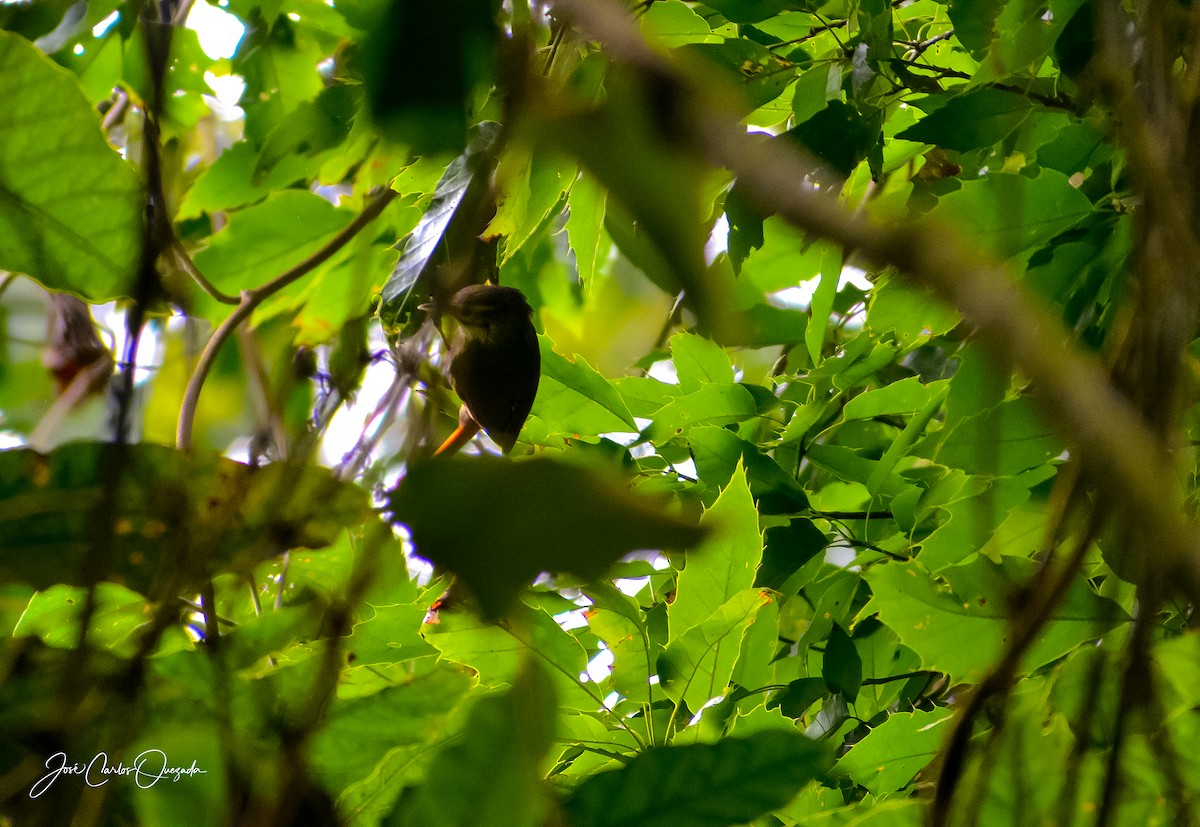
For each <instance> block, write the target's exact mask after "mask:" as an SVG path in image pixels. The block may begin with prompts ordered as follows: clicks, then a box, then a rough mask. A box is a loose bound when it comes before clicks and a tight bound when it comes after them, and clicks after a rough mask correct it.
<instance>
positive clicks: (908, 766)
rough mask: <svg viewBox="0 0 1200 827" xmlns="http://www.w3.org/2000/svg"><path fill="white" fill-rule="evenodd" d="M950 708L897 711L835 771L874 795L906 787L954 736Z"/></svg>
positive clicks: (845, 756) (855, 746)
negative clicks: (945, 742) (951, 727)
mask: <svg viewBox="0 0 1200 827" xmlns="http://www.w3.org/2000/svg"><path fill="white" fill-rule="evenodd" d="M952 717H953V715H952V713H951V712H950V710H948V709H930V710H918V711H916V712H897V713H894V714H892V715H889V716H888V719H887V720H886V721H884V722H883V723H882V724H880V725H879V726H877V727H875V728H874V729H872V730H871V731H870V732H869V733H867V736H866V737H865V738H863V739H862V740H861V741H859V742H858V743H857V744H855V745H854V747H853V748H851V750H850V751H849V752H848V753H846V754H845V755H844V756H842V757H841V758H840V759H839V760H838V762H837V764H835V765H834V767H833V771H834V773H836V774H838V775H842V774H845V775H849V776H850V778H851V779H852V780H853V781H854V783H856V784H861V785H862V786H864V787H866V788H867V789H868V790H869V791H870V792H871V793H873V794H874V795H887V794H888V793H894V792H896V791H897V790H900V789H903V788H904V786H905V785H906V784H908V782H909V781H911V780H912V778H913V776H914V775H916V774H917V773H918V772H920V771H921V769H922V768H923V767H925V766H926V765H927V764H928V763H929V762H930V761H932V760H933V758H934V756H936V755H937V753H938V750H939V749H941V745H942V743H943V742H944V741H945V740H946V738H947V737H949V735H950V719H951V718H952Z"/></svg>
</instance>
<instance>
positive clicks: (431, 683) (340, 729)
mask: <svg viewBox="0 0 1200 827" xmlns="http://www.w3.org/2000/svg"><path fill="white" fill-rule="evenodd" d="M471 686H472V681H471V678H469V677H468V676H467V675H466V674H465V673H464V672H463V671H462V670H460V669H457V668H453V667H447V666H439V667H438V668H436V669H434V670H433V671H430V672H425V673H423V674H419V675H414V676H411V677H410V678H409V679H408V680H405V681H404V682H403V683H401V684H399V685H396V686H390V687H388V688H386V689H384V690H383V691H381V692H378V693H376V694H374V695H369V696H367V697H364V698H348V699H345V700H338V701H337V702H335V703H334V704H333V706H332V707H331V708H330V710H329V712H328V714H327V715H326V716H325V718H324V720H323V724H322V727H321V729H320V731H318V732H317V733H316V734H315V735H314V736H313V743H312V746H311V751H310V753H309V755H310V760H311V761H312V762H313V765H314V768H315V769H316V770H317V771H318V772H319V773H320V775H321V777H322V778H323V779H324V781H325V783H326V784H327V785H328V787H329V788H330V789H333V790H340V789H341V788H343V787H345V786H346V785H347V784H349V783H351V782H353V781H358V780H361V779H363V778H365V777H367V775H368V774H369V773H370V772H371V770H372V769H373V768H374V767H375V766H376V765H377V764H378V763H379V762H380V761H382V760H383V759H385V757H386V756H387V754H388V753H389V752H390V751H391V750H393V749H395V748H397V747H403V746H420V747H421V748H423V749H424V750H426V751H428V750H430V748H431V747H432V745H433V744H436V743H437V742H438V741H439V740H441V739H442V738H444V737H445V736H446V735H447V734H448V733H447V732H446V731H445V730H446V727H447V725H448V723H449V721H450V719H451V717H452V715H453V714H454V712H455V710H456V707H457V706H458V705H459V704H460V703H462V701H463V700H464V699H465V698H466V696H467V694H468V691H469V690H470V689H471Z"/></svg>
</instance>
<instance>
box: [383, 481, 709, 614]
mask: <svg viewBox="0 0 1200 827" xmlns="http://www.w3.org/2000/svg"><path fill="white" fill-rule="evenodd" d="M389 507H390V509H391V511H392V513H393V516H394V519H395V521H396V522H399V523H404V524H406V525H407V526H408V528H409V530H410V531H411V532H412V537H413V542H414V543H415V545H416V548H417V552H418V553H419V554H420V555H421V556H422V557H425V558H426V559H428V560H430V561H432V562H434V563H435V564H437V565H439V566H443V567H445V568H446V569H448V570H449V571H451V572H454V573H455V574H457V575H458V576H459V577H461V578H462V580H463V582H464V583H466V585H467V586H468V587H470V589H471V591H472V592H473V593H474V594H475V596H476V597H477V598H478V599H479V602H480V604H481V606H482V608H483V612H484V614H485V616H487V617H489V618H496V617H499V616H500V615H502V614H504V613H505V612H506V611H507V610H508V608H509V607H510V606H511V605H512V604H513V602H514V601H515V600H516V597H517V595H518V593H519V592H520V590H521V587H522V586H524V585H526V584H528V583H530V582H532V581H533V578H534V577H535V576H537V574H538V573H539V572H542V571H551V572H571V573H573V574H577V575H579V576H580V577H582V578H584V579H587V580H592V579H595V578H597V577H599V576H600V575H602V574H603V573H604V572H605V571H606V570H607V569H608V567H609V566H611V565H612V564H613V563H614V562H616V560H617V559H618V558H620V557H621V556H622V555H624V554H626V553H628V552H630V551H633V550H635V549H659V548H684V547H689V546H692V545H695V544H696V543H697V542H698V541H699V540H700V539H701V537H702V536H704V534H705V533H706V532H705V530H704V529H703V528H701V527H698V526H696V525H693V524H692V523H691V522H689V521H687V520H684V519H683V518H680V517H676V516H672V515H669V514H666V513H664V512H663V510H662V507H661V504H660V503H658V502H656V501H655V500H653V499H651V498H648V497H645V496H640V495H637V494H634V493H633V492H631V491H630V490H629V489H628V488H627V487H626V486H625V485H624V484H622V483H621V482H619V481H618V480H615V479H610V478H608V477H606V476H603V475H601V474H600V473H598V472H595V471H589V470H587V469H584V468H581V467H576V466H570V465H565V464H562V463H559V462H555V461H553V460H551V459H547V458H534V459H530V460H525V461H519V462H512V461H510V460H507V459H503V458H500V457H476V458H467V457H454V458H449V459H437V460H433V461H430V462H426V463H423V464H421V465H416V466H414V467H413V468H412V469H411V470H410V472H409V474H408V476H407V477H405V479H404V481H403V482H401V484H400V485H399V487H398V488H396V489H394V490H393V491H392V492H391V493H390V494H389Z"/></svg>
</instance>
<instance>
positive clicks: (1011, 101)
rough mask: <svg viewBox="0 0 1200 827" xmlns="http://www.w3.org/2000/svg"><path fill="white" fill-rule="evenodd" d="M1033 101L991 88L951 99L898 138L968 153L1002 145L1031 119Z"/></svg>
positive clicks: (973, 90) (973, 91) (972, 91)
mask: <svg viewBox="0 0 1200 827" xmlns="http://www.w3.org/2000/svg"><path fill="white" fill-rule="evenodd" d="M1032 109H1033V105H1032V104H1031V103H1030V101H1029V99H1028V98H1026V97H1024V96H1022V95H1017V94H1014V93H1012V92H1004V91H1001V90H999V89H992V88H989V87H984V88H976V89H972V90H969V91H967V92H965V93H964V94H961V95H959V96H957V97H954V98H951V99H950V101H949V102H948V103H946V105H945V106H943V107H941V108H940V109H937V110H935V111H933V112H931V113H930V114H928V115H926V116H925V117H924V118H922V119H921V120H920V121H918V122H917V123H916V124H914V125H913V126H910V127H909V128H908V129H906V130H904V131H903V132H901V133H900V134H899V135H897V136H896V137H897V138H899V139H902V140H905V141H920V142H921V143H927V144H937V145H938V146H942V147H945V148H946V149H953V150H955V151H958V152H967V151H969V150H972V149H979V148H980V147H985V146H991V145H992V144H994V143H998V142H999V141H1001V140H1003V139H1004V138H1005V137H1007V136H1008V134H1009V133H1010V132H1012V131H1013V130H1014V129H1016V128H1017V127H1018V126H1019V125H1020V124H1021V122H1022V121H1023V120H1025V118H1027V117H1029V113H1030V112H1031V111H1032Z"/></svg>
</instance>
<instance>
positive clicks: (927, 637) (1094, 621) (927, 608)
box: [866, 557, 1129, 683]
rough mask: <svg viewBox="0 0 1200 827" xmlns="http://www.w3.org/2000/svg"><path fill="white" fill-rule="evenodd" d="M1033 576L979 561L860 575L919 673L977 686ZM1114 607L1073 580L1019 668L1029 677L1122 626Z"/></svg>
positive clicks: (1012, 561) (1016, 564)
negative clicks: (917, 660)
mask: <svg viewBox="0 0 1200 827" xmlns="http://www.w3.org/2000/svg"><path fill="white" fill-rule="evenodd" d="M1036 570H1037V564H1036V563H1035V562H1034V561H1032V560H1025V559H1021V558H1014V557H1005V558H1004V559H1003V560H1002V562H1001V563H1000V564H996V563H993V562H991V561H990V560H987V559H984V558H977V559H976V560H975V561H974V562H972V563H968V564H966V565H962V566H951V567H949V568H945V569H942V570H941V572H940V573H939V575H940V577H941V578H942V582H939V581H938V580H935V579H934V577H933V576H932V575H931V574H930V573H929V572H928V571H927V570H926V569H925V567H924V566H922V565H921V564H920V563H919V562H916V561H913V562H909V563H888V564H886V565H881V566H876V567H874V568H872V569H870V570H869V571H868V572H867V575H866V577H867V582H868V583H870V585H871V590H872V591H873V592H874V593H875V601H876V606H877V608H878V610H879V616H880V618H881V619H882V620H883V622H884V623H887V624H888V625H889V626H890V627H891V628H892V629H894V630H895V631H896V633H897V634H898V635H900V639H901V640H902V641H904V643H905V645H906V646H908V647H909V648H911V649H912V650H913V651H915V652H916V653H917V654H918V655H920V657H921V662H922V664H923V665H924V666H925V668H927V669H933V670H936V671H938V672H945V673H947V674H948V675H950V677H951V678H952V679H953V680H954V681H955V682H956V683H962V682H968V683H976V682H978V681H979V680H980V679H981V678H982V677H983V676H984V674H985V673H986V671H987V669H988V667H990V666H991V665H992V664H993V663H995V662H996V659H997V658H998V657H999V656H1000V652H1001V650H1002V649H1003V644H1004V641H1005V640H1006V639H1007V636H1008V634H1009V628H1008V625H1009V617H1008V615H1009V602H1008V601H1009V599H1010V597H1011V596H1012V595H1013V594H1015V593H1016V590H1017V589H1018V588H1020V587H1021V586H1022V584H1024V583H1025V582H1026V581H1027V580H1028V579H1029V578H1030V577H1031V576H1032V575H1033V574H1034V572H1035V571H1036ZM1128 619H1129V618H1128V615H1126V614H1125V612H1124V611H1122V610H1121V608H1120V607H1118V606H1117V605H1116V604H1115V603H1112V602H1111V601H1109V600H1107V599H1105V598H1102V597H1100V596H1099V595H1097V594H1096V593H1095V592H1094V591H1092V589H1091V587H1090V585H1089V584H1088V582H1087V581H1086V580H1084V579H1082V578H1077V579H1076V580H1075V582H1074V583H1073V584H1072V586H1071V588H1070V590H1069V591H1068V592H1067V596H1066V598H1065V599H1064V600H1063V603H1062V605H1061V606H1059V607H1058V609H1057V610H1056V611H1055V612H1054V614H1053V616H1052V619H1051V621H1050V622H1049V623H1048V624H1047V625H1046V627H1045V629H1044V630H1043V632H1042V633H1041V635H1040V636H1039V637H1038V639H1037V640H1036V641H1035V642H1034V644H1033V646H1031V647H1030V649H1029V652H1028V653H1027V654H1026V656H1025V659H1024V661H1022V668H1023V669H1025V670H1030V669H1036V668H1037V667H1039V666H1043V665H1045V664H1047V663H1049V662H1050V661H1052V660H1054V659H1056V658H1059V657H1062V656H1063V655H1065V654H1066V653H1067V652H1069V651H1071V650H1072V649H1073V648H1075V647H1076V646H1079V645H1080V644H1081V643H1083V642H1084V641H1087V640H1091V639H1093V638H1096V637H1098V636H1100V635H1101V634H1103V633H1104V632H1105V631H1107V630H1109V629H1111V628H1113V627H1114V626H1116V625H1117V624H1119V623H1121V622H1123V621H1127V620H1128Z"/></svg>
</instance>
